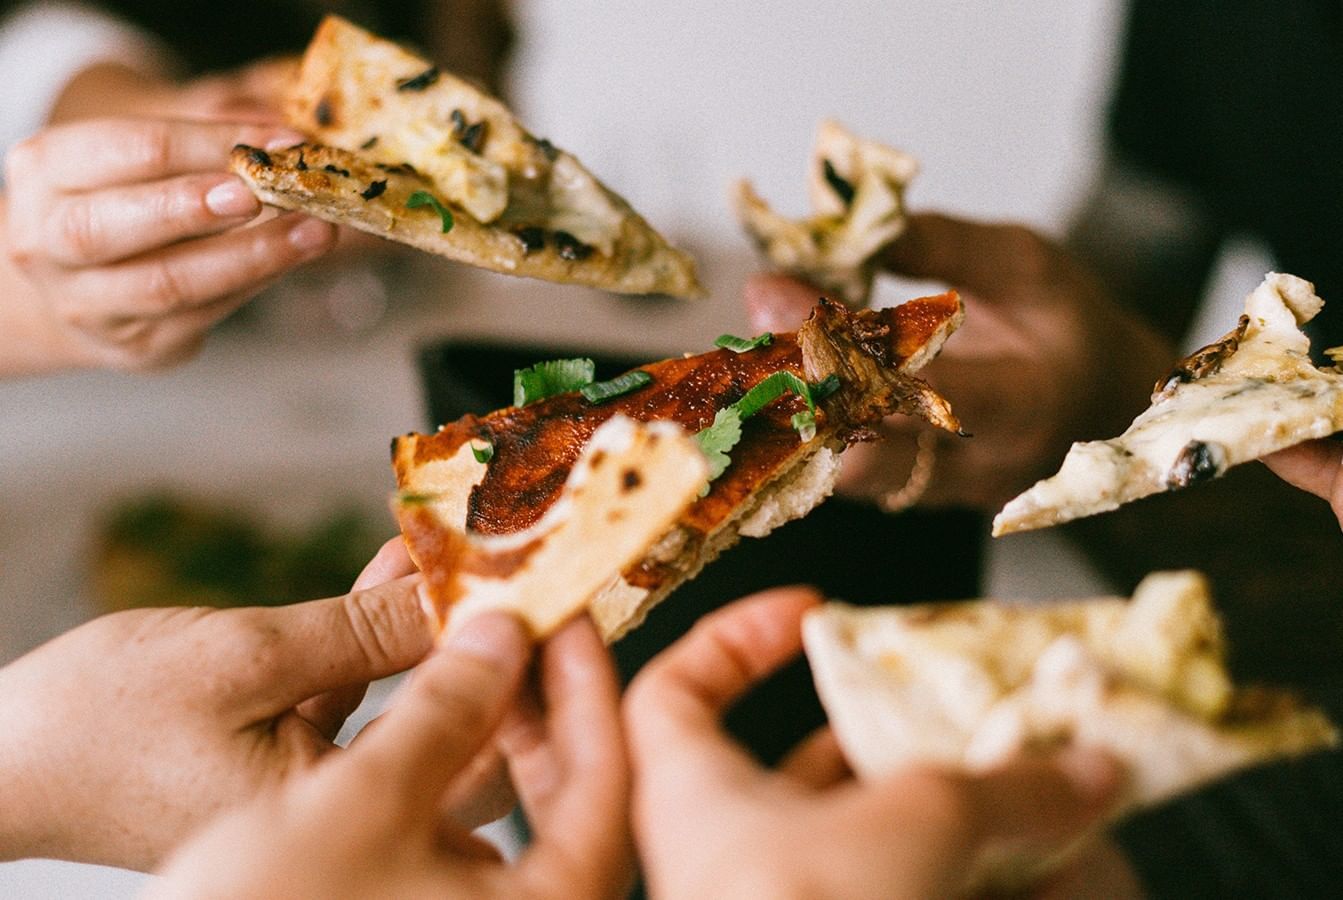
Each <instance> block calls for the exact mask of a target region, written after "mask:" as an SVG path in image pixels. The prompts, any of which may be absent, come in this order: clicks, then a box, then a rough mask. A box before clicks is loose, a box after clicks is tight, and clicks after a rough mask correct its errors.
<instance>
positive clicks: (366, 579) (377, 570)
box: [351, 534, 415, 591]
mask: <svg viewBox="0 0 1343 900" xmlns="http://www.w3.org/2000/svg"><path fill="white" fill-rule="evenodd" d="M414 573H415V563H414V562H413V561H412V560H411V558H410V551H409V550H408V549H406V541H405V539H404V538H403V537H402V536H401V535H399V534H398V535H397V536H396V537H393V538H391V539H389V540H388V541H387V542H386V543H384V544H383V545H382V546H381V547H379V548H378V552H377V553H375V554H374V555H373V558H372V559H370V560H369V561H368V564H367V565H365V566H364V568H363V570H361V571H360V573H359V577H358V578H356V579H355V580H354V585H353V586H352V587H351V590H355V591H359V590H364V589H365V588H370V587H374V586H376V585H379V584H384V583H386V582H388V581H393V580H395V579H397V578H401V577H403V576H405V575H413V574H414Z"/></svg>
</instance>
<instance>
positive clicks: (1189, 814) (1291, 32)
mask: <svg viewBox="0 0 1343 900" xmlns="http://www.w3.org/2000/svg"><path fill="white" fill-rule="evenodd" d="M1110 141H1111V148H1112V153H1113V156H1114V158H1115V162H1116V163H1117V164H1118V166H1119V167H1121V168H1123V169H1124V170H1125V171H1129V172H1134V173H1137V174H1138V175H1139V176H1143V177H1146V178H1150V179H1151V180H1152V181H1153V182H1160V183H1162V184H1163V185H1167V186H1170V187H1171V188H1173V189H1174V190H1176V191H1177V192H1178V193H1179V194H1180V195H1182V196H1184V197H1186V198H1188V200H1189V201H1190V202H1191V203H1192V204H1194V205H1196V207H1197V210H1196V215H1195V216H1193V217H1192V219H1191V220H1192V221H1196V222H1197V223H1198V225H1199V229H1197V233H1190V234H1184V235H1181V236H1180V240H1182V241H1184V242H1185V246H1184V248H1183V252H1180V253H1174V252H1173V253H1171V254H1170V256H1169V259H1168V260H1164V261H1178V262H1179V263H1180V264H1179V265H1173V266H1165V267H1163V266H1158V265H1155V264H1153V265H1149V266H1148V268H1147V270H1146V272H1147V281H1146V283H1144V282H1143V281H1141V280H1139V281H1131V282H1130V284H1129V287H1130V289H1131V290H1130V292H1131V293H1132V294H1134V295H1136V296H1133V297H1131V298H1130V300H1131V301H1132V302H1134V303H1135V305H1138V306H1140V308H1141V309H1142V310H1143V311H1144V312H1145V313H1148V314H1149V315H1151V316H1152V317H1153V319H1154V320H1155V321H1156V322H1157V323H1158V324H1161V325H1163V326H1164V327H1166V330H1167V331H1168V333H1178V332H1180V331H1182V330H1183V327H1184V326H1185V325H1187V324H1188V322H1189V319H1190V317H1191V316H1192V312H1193V311H1192V307H1191V306H1189V305H1188V304H1182V303H1181V302H1180V301H1182V300H1191V299H1193V296H1192V295H1189V294H1187V295H1186V296H1183V297H1182V296H1179V294H1178V293H1176V294H1175V295H1172V293H1171V290H1170V287H1171V285H1172V284H1175V285H1177V286H1179V287H1180V288H1183V289H1186V290H1188V291H1196V290H1197V289H1198V288H1201V287H1202V286H1203V282H1204V281H1205V280H1206V278H1207V275H1208V273H1209V272H1210V270H1211V266H1212V264H1213V262H1214V260H1215V255H1216V251H1217V250H1218V249H1219V247H1220V245H1221V244H1222V242H1223V241H1224V240H1225V239H1226V238H1228V237H1231V236H1236V235H1245V236H1250V237H1253V238H1256V239H1259V240H1261V241H1263V242H1264V243H1265V244H1266V245H1267V247H1268V249H1269V250H1270V251H1271V252H1272V254H1273V255H1274V257H1275V259H1276V262H1277V265H1278V266H1279V267H1280V268H1281V270H1282V271H1285V272H1291V273H1292V274H1294V275H1300V276H1301V277H1303V278H1306V279H1308V280H1311V281H1313V282H1314V283H1315V285H1316V288H1317V291H1318V293H1319V294H1320V296H1322V297H1324V299H1325V301H1326V302H1327V303H1328V304H1330V305H1329V306H1327V307H1326V309H1325V311H1324V313H1323V314H1322V315H1321V316H1320V317H1319V319H1318V320H1317V322H1315V323H1312V327H1313V330H1314V334H1313V335H1312V336H1313V338H1314V343H1315V346H1316V349H1317V350H1318V349H1321V348H1323V347H1328V346H1335V345H1338V344H1343V3H1340V2H1338V0H1274V2H1268V0H1263V2H1255V0H1180V2H1169V0H1136V2H1134V3H1132V4H1131V12H1130V18H1129V28H1128V37H1127V44H1126V47H1125V51H1124V56H1123V63H1122V69H1121V72H1120V78H1119V83H1118V85H1117V89H1116V92H1115V95H1114V101H1113V105H1112V108H1111V112H1110ZM1163 284H1164V286H1165V288H1166V290H1165V291H1164V293H1163V292H1162V286H1163ZM1163 297H1164V302H1165V303H1166V304H1167V305H1168V308H1166V309H1162V308H1161V304H1162V302H1163V300H1162V298H1163ZM1241 499H1242V501H1243V500H1244V498H1243V497H1242V498H1241ZM1242 505H1243V504H1242ZM1242 514H1243V515H1250V514H1253V512H1252V511H1251V510H1243V512H1242ZM1149 524H1150V523H1149ZM1323 527H1325V528H1329V527H1330V526H1329V525H1324V526H1323ZM1334 538H1335V540H1336V539H1337V534H1336V533H1335V534H1334ZM1339 549H1340V550H1343V545H1341V546H1340V547H1339ZM1287 552H1289V553H1290V552H1291V551H1287ZM1303 575H1304V573H1303ZM1303 582H1304V579H1303ZM1273 593H1276V594H1277V595H1278V596H1277V597H1276V598H1275V599H1276V601H1277V602H1278V603H1280V604H1282V605H1284V606H1290V605H1293V604H1294V603H1295V602H1296V601H1297V599H1298V598H1297V596H1296V593H1297V591H1296V590H1294V586H1292V585H1277V586H1275V587H1272V588H1269V589H1268V590H1267V591H1265V594H1266V595H1267V594H1273ZM1319 599H1320V600H1321V601H1322V602H1327V603H1328V605H1329V607H1330V609H1329V612H1332V613H1334V614H1335V615H1334V616H1333V617H1331V618H1325V617H1324V616H1320V617H1318V618H1317V621H1318V622H1319V623H1320V627H1321V628H1328V627H1336V618H1337V616H1336V613H1337V610H1338V609H1339V608H1340V607H1343V597H1325V598H1319ZM1299 605H1300V606H1302V607H1304V606H1305V604H1304V603H1302V604H1299ZM1282 612H1283V614H1284V615H1288V617H1289V618H1290V617H1291V616H1290V614H1291V613H1292V612H1293V610H1292V609H1290V608H1288V609H1285V610H1283V611H1282ZM1301 634H1302V635H1303V636H1304V637H1305V639H1307V640H1309V639H1310V638H1309V635H1310V634H1311V631H1310V629H1309V628H1306V629H1302V630H1301ZM1320 637H1321V638H1324V639H1326V640H1329V639H1331V638H1329V637H1328V636H1325V635H1321V636H1320ZM1242 643H1246V642H1242ZM1233 646H1234V645H1233ZM1278 650H1279V652H1282V653H1285V654H1287V655H1290V654H1291V653H1292V652H1293V648H1290V647H1283V648H1278ZM1296 650H1297V651H1298V652H1299V650H1300V648H1296ZM1337 693H1338V692H1337V691H1335V692H1334V693H1333V694H1332V695H1327V696H1321V697H1318V698H1317V699H1319V700H1322V701H1324V702H1325V703H1326V704H1327V705H1330V706H1332V709H1331V712H1333V713H1334V715H1335V718H1337V715H1338V713H1339V712H1340V707H1343V703H1339V702H1338V701H1339V697H1338V696H1337ZM1117 837H1118V838H1119V840H1120V842H1121V843H1122V845H1123V846H1124V847H1125V850H1126V851H1127V854H1128V856H1129V858H1130V860H1131V861H1132V863H1133V864H1134V866H1135V868H1136V869H1137V870H1138V872H1139V873H1140V875H1141V877H1142V878H1143V880H1144V883H1145V886H1146V887H1147V889H1148V890H1149V891H1150V892H1151V893H1152V895H1153V896H1157V897H1307V896H1309V897H1315V896H1331V895H1336V893H1337V892H1338V891H1339V890H1340V886H1341V885H1343V754H1339V753H1337V752H1330V753H1325V754H1317V755H1315V756H1312V757H1310V758H1307V759H1304V760H1299V761H1289V762H1284V763H1278V764H1274V765H1271V766H1267V767H1263V768H1261V769H1257V770H1255V771H1252V772H1248V773H1244V774H1242V775H1239V776H1237V777H1234V778H1231V779H1229V780H1225V781H1222V782H1220V783H1218V784H1216V785H1213V786H1211V787H1209V788H1207V789H1205V790H1203V791H1200V792H1198V793H1196V794H1194V795H1191V796H1186V797H1181V798H1178V799H1177V800H1176V801H1174V802H1172V803H1169V804H1167V805H1166V806H1164V807H1162V808H1160V809H1157V810H1153V811H1150V812H1147V813H1144V814H1141V815H1139V816H1136V817H1134V818H1132V819H1130V820H1128V821H1127V822H1126V823H1125V824H1124V825H1122V826H1121V827H1120V828H1119V829H1118V830H1117Z"/></svg>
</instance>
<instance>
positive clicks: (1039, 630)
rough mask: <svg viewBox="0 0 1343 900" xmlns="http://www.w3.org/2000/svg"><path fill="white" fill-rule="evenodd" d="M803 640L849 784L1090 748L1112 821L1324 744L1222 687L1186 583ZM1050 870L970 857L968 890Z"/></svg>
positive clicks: (853, 627)
mask: <svg viewBox="0 0 1343 900" xmlns="http://www.w3.org/2000/svg"><path fill="white" fill-rule="evenodd" d="M803 636H804V643H805V646H806V653H807V658H808V660H809V662H810V664H811V667H812V672H813V675H814V677H815V680H816V687H817V691H818V692H819V693H820V696H821V700H822V702H823V704H824V706H825V709H826V711H827V713H828V715H829V718H830V724H831V727H832V728H833V729H834V733H835V737H836V738H837V740H838V741H839V743H840V746H841V748H842V750H843V752H844V754H845V757H846V758H847V759H848V761H849V764H850V765H851V766H852V767H853V769H854V771H855V772H857V773H858V775H859V776H860V777H863V778H872V779H876V778H881V777H883V776H884V775H888V774H890V773H891V772H894V771H896V770H898V769H900V768H902V767H905V766H909V765H912V764H933V765H939V766H948V767H952V768H958V769H964V770H966V771H972V772H974V771H985V770H989V769H992V768H994V767H996V766H998V765H1001V764H1002V763H1004V762H1006V761H1007V760H1008V759H1009V758H1011V757H1012V756H1014V755H1017V754H1019V753H1022V752H1025V751H1030V750H1033V749H1037V748H1054V747H1058V746H1060V745H1063V744H1070V743H1072V744H1077V745H1085V746H1094V747H1099V748H1102V749H1104V750H1106V751H1107V752H1109V753H1111V754H1112V755H1114V756H1115V757H1116V758H1118V759H1120V760H1121V761H1122V762H1123V763H1124V764H1125V765H1126V767H1127V769H1128V774H1129V779H1128V782H1127V786H1126V795H1125V797H1124V799H1123V801H1122V802H1121V805H1120V807H1119V809H1118V810H1117V811H1116V812H1115V816H1116V817H1118V816H1122V815H1123V814H1124V813H1125V812H1128V811H1131V810H1132V809H1134V808H1136V807H1139V806H1145V805H1150V804H1155V803H1158V802H1161V801H1162V800H1164V799H1166V798H1169V797H1171V796H1172V795H1174V794H1177V793H1181V792H1184V791H1188V790H1191V789H1193V788H1194V787H1196V786H1198V785H1199V784H1202V783H1204V782H1207V781H1211V780H1213V779H1217V778H1220V777H1223V776H1225V775H1227V774H1229V773H1230V772H1233V771H1235V770H1236V769H1240V768H1243V767H1246V766H1251V765H1254V764H1256V763H1260V762H1264V761H1267V760H1271V759H1274V758H1277V757H1281V756H1291V755H1297V754H1302V753H1307V752H1310V751H1312V750H1316V749H1319V748H1323V747H1328V746H1332V745H1334V744H1335V743H1337V739H1338V736H1337V732H1336V731H1335V730H1334V727H1333V726H1332V725H1331V724H1330V722H1329V721H1328V719H1327V718H1326V717H1325V716H1324V714H1323V713H1321V712H1319V711H1318V710H1315V709H1312V708H1309V707H1306V706H1303V705H1302V704H1300V703H1299V702H1298V701H1297V700H1296V699H1295V698H1294V697H1292V696H1291V695H1290V694H1288V693H1286V692H1283V691H1276V690H1271V689H1268V688H1261V687H1245V688H1237V687H1235V686H1233V685H1232V683H1231V680H1230V677H1229V676H1228V674H1227V671H1226V666H1225V661H1224V656H1225V654H1224V647H1223V642H1222V637H1221V627H1220V623H1219V622H1218V621H1217V618H1216V616H1215V615H1214V613H1213V611H1212V607H1211V604H1210V600H1209V597H1208V586H1207V582H1206V581H1205V580H1204V579H1203V577H1202V576H1200V575H1198V574H1197V573H1194V572H1164V573H1157V574H1154V575H1151V576H1149V577H1148V578H1146V579H1145V580H1144V581H1143V582H1142V583H1141V584H1140V585H1139V586H1138V588H1137V590H1136V591H1135V593H1134V595H1133V599H1132V600H1124V599H1121V598H1100V599H1094V600H1080V601H1071V602H1057V603H1004V602H999V601H992V600H982V601H975V602H966V603H939V604H930V605H925V606H906V607H886V608H867V609H858V608H853V607H847V606H844V605H842V604H833V603H832V604H828V605H826V606H824V607H822V608H821V609H819V610H817V611H815V612H813V613H811V614H810V615H809V616H808V618H807V619H806V621H805V622H804V625H803ZM1060 862H1061V860H1060V859H1058V858H1054V859H1033V860H1028V859H1022V858H1011V859H1007V858H997V859H984V860H980V861H979V867H978V871H977V873H976V875H975V876H974V882H975V885H976V886H977V887H978V888H980V889H984V888H992V889H996V890H1004V889H1011V890H1018V889H1020V888H1022V887H1023V886H1025V885H1026V884H1028V883H1030V882H1031V881H1033V880H1036V879H1038V878H1039V877H1041V876H1042V875H1044V874H1046V873H1047V871H1048V870H1049V869H1050V868H1051V867H1053V866H1056V865H1057V864H1058V863H1060Z"/></svg>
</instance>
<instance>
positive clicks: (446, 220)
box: [406, 191, 453, 234]
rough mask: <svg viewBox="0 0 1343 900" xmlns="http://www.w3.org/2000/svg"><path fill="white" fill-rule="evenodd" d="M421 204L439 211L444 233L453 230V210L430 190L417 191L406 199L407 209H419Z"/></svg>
mask: <svg viewBox="0 0 1343 900" xmlns="http://www.w3.org/2000/svg"><path fill="white" fill-rule="evenodd" d="M421 206H432V207H433V208H434V212H436V213H438V218H439V219H440V220H441V221H442V222H443V234H447V233H448V232H449V231H452V225H453V222H452V210H450V209H448V208H447V207H446V206H444V205H443V204H442V203H441V202H440V201H439V199H438V198H437V197H435V196H434V195H433V194H431V193H429V192H428V191H416V192H415V193H413V194H411V195H410V199H408V200H406V208H407V209H419V208H420V207H421Z"/></svg>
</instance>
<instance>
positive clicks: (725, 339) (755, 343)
mask: <svg viewBox="0 0 1343 900" xmlns="http://www.w3.org/2000/svg"><path fill="white" fill-rule="evenodd" d="M772 343H774V335H773V334H771V333H770V332H768V331H766V332H765V333H764V334H761V335H757V336H755V337H753V338H743V337H737V336H736V335H735V334H720V335H719V336H718V340H716V341H714V342H713V345H714V346H715V347H721V348H722V349H724V350H731V351H732V352H733V353H745V352H746V351H747V350H754V349H755V348H756V347H768V346H769V345H770V344H772Z"/></svg>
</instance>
